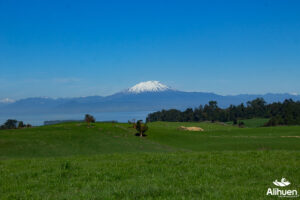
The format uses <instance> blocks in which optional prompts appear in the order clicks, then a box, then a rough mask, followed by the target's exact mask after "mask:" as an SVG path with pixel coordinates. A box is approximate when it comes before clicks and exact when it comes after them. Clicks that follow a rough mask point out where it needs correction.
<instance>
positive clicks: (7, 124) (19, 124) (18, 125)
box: [0, 119, 32, 129]
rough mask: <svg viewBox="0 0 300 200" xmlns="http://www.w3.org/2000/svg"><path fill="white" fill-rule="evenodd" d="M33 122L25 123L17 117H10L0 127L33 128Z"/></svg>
mask: <svg viewBox="0 0 300 200" xmlns="http://www.w3.org/2000/svg"><path fill="white" fill-rule="evenodd" d="M31 127H32V126H31V124H24V123H23V121H17V120H15V119H8V120H7V121H6V122H5V123H4V124H3V125H1V126H0V129H17V128H31Z"/></svg>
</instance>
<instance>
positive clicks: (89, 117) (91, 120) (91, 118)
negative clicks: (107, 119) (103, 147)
mask: <svg viewBox="0 0 300 200" xmlns="http://www.w3.org/2000/svg"><path fill="white" fill-rule="evenodd" d="M84 121H85V122H86V123H87V124H88V127H90V126H91V123H95V122H96V119H95V118H94V116H92V115H89V114H86V115H85V118H84Z"/></svg>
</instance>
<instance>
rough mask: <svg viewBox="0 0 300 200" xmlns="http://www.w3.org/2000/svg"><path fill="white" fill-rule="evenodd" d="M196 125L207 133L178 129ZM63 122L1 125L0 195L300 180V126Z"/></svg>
mask: <svg viewBox="0 0 300 200" xmlns="http://www.w3.org/2000/svg"><path fill="white" fill-rule="evenodd" d="M180 126H198V127H201V128H203V129H204V132H190V131H183V130H180V129H178V128H179V127H180ZM135 132H136V131H135V130H134V129H132V128H131V127H130V125H128V124H117V123H97V124H95V125H94V126H93V127H90V128H88V127H87V126H86V124H84V123H65V124H59V125H52V126H43V127H36V128H31V129H21V130H1V131H0V199H1V200H2V199H58V200H59V199H75V200H76V199H266V191H267V188H268V187H272V181H274V180H275V179H278V180H279V179H281V178H282V177H285V178H287V179H288V180H289V181H290V182H292V183H293V184H292V185H291V186H289V187H287V188H291V189H294V188H299V186H300V182H299V180H300V173H299V166H300V151H299V150H300V126H286V127H283V126H282V127H262V128H238V127H235V126H230V125H224V124H218V123H166V122H155V123H150V124H149V131H148V132H147V134H148V136H147V137H145V138H140V137H136V136H134V134H135Z"/></svg>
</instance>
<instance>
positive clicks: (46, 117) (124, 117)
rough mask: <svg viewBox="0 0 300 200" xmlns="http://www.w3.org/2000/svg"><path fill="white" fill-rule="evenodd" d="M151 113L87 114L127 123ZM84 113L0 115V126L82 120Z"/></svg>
mask: <svg viewBox="0 0 300 200" xmlns="http://www.w3.org/2000/svg"><path fill="white" fill-rule="evenodd" d="M151 112H152V111H140V112H101V113H89V114H91V115H93V116H94V117H95V118H96V120H97V121H118V122H128V120H132V119H136V120H140V119H141V120H144V121H145V120H146V117H147V115H148V114H149V113H151ZM85 114H86V113H81V114H37V115H23V114H22V115H10V116H9V115H5V116H4V115H0V125H1V124H3V123H4V122H5V121H6V120H7V119H16V120H18V121H23V122H24V123H26V124H27V123H29V124H31V125H33V126H40V125H43V124H44V121H54V120H83V119H84V116H85Z"/></svg>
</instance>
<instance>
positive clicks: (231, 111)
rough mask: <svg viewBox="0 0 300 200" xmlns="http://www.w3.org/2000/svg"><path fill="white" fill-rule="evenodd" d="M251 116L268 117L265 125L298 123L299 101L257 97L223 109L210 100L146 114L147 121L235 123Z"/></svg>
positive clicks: (299, 114)
mask: <svg viewBox="0 0 300 200" xmlns="http://www.w3.org/2000/svg"><path fill="white" fill-rule="evenodd" d="M251 118H270V120H269V121H268V122H267V123H266V124H265V125H266V126H276V125H300V101H297V102H295V101H293V100H291V99H288V100H285V101H284V102H282V103H281V102H277V103H272V104H267V103H266V102H265V100H264V99H262V98H257V99H255V100H253V101H248V102H247V104H246V106H245V105H244V104H240V105H238V106H234V105H231V106H229V107H228V108H225V109H222V108H220V107H218V104H217V102H216V101H210V102H209V104H206V105H204V106H202V105H201V106H199V107H198V108H195V109H192V108H188V109H186V110H185V111H180V110H176V109H170V110H162V111H159V112H154V113H151V114H149V115H148V117H147V122H154V121H169V122H201V121H212V122H214V121H219V122H228V121H233V122H234V123H236V122H237V120H241V119H251Z"/></svg>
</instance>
